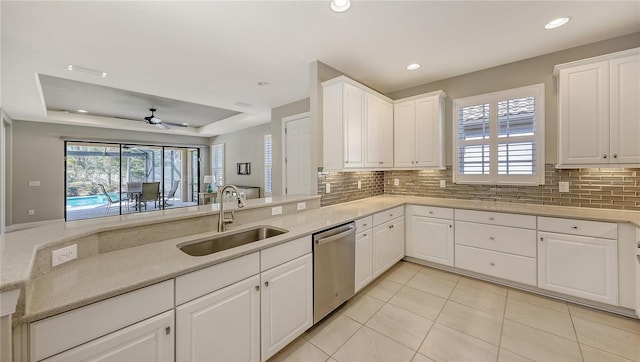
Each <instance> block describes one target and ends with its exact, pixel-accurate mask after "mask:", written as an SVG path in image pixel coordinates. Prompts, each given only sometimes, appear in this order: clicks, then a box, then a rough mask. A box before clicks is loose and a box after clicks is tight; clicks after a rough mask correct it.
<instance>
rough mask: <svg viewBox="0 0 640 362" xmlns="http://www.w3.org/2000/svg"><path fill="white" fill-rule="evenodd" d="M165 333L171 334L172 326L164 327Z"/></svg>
mask: <svg viewBox="0 0 640 362" xmlns="http://www.w3.org/2000/svg"><path fill="white" fill-rule="evenodd" d="M164 334H166V335H167V336H168V335H170V334H171V327H167V328H165V329H164Z"/></svg>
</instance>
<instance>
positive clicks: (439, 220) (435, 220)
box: [406, 205, 453, 266]
mask: <svg viewBox="0 0 640 362" xmlns="http://www.w3.org/2000/svg"><path fill="white" fill-rule="evenodd" d="M406 249H407V256H411V257H414V258H418V259H422V260H425V261H431V262H434V263H440V264H444V265H449V266H453V209H449V208H442V207H433V206H418V205H407V236H406Z"/></svg>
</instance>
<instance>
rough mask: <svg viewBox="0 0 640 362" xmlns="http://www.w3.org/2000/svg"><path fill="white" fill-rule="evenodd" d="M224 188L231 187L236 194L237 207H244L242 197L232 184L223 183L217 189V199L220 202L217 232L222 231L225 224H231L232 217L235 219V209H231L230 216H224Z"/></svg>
mask: <svg viewBox="0 0 640 362" xmlns="http://www.w3.org/2000/svg"><path fill="white" fill-rule="evenodd" d="M226 189H232V190H233V191H234V192H235V193H236V195H237V196H238V208H241V207H244V205H245V203H244V199H243V198H242V196H240V191H239V190H238V188H237V187H236V186H234V185H224V186H222V187H221V188H219V189H218V196H217V197H218V201H219V202H220V215H218V232H223V231H224V230H225V228H226V226H227V224H231V223H232V222H233V219H235V217H236V215H235V210H231V217H230V218H225V217H224V192H225V191H226Z"/></svg>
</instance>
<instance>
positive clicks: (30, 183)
mask: <svg viewBox="0 0 640 362" xmlns="http://www.w3.org/2000/svg"><path fill="white" fill-rule="evenodd" d="M29 186H40V181H29Z"/></svg>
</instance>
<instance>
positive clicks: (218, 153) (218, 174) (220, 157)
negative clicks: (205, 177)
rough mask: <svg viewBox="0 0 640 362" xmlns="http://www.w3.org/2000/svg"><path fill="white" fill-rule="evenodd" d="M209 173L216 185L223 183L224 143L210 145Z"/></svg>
mask: <svg viewBox="0 0 640 362" xmlns="http://www.w3.org/2000/svg"><path fill="white" fill-rule="evenodd" d="M211 174H212V175H213V176H215V178H216V182H215V185H216V186H217V187H221V186H223V185H224V143H221V144H218V145H213V146H211Z"/></svg>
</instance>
